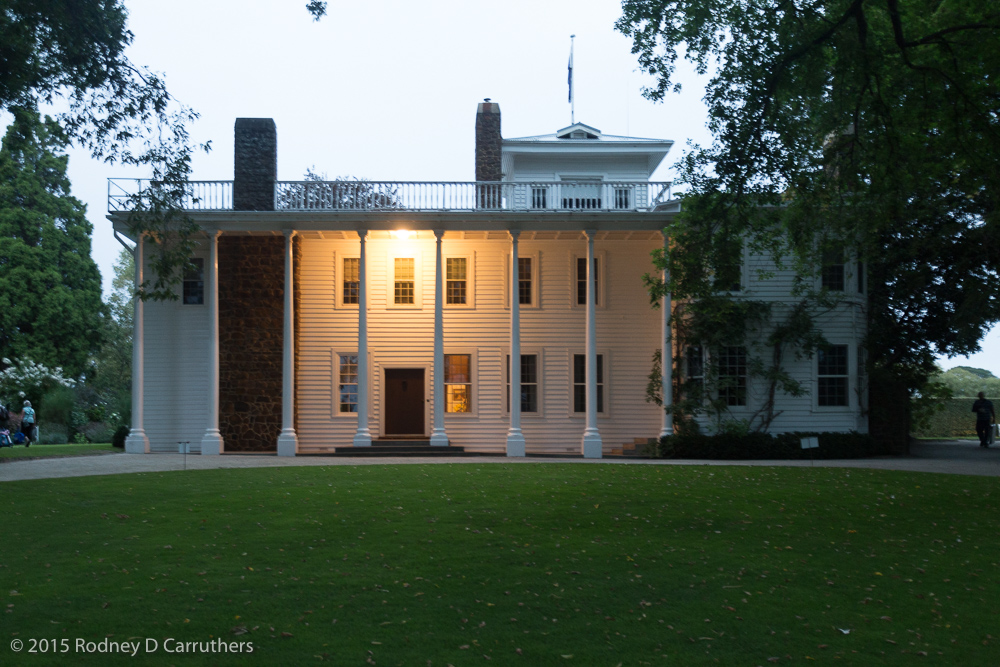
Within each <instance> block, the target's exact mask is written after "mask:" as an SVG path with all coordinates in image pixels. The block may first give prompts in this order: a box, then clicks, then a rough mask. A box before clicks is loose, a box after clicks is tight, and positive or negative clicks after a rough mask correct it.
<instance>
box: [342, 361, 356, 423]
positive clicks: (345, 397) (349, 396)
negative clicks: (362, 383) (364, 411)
mask: <svg viewBox="0 0 1000 667" xmlns="http://www.w3.org/2000/svg"><path fill="white" fill-rule="evenodd" d="M339 361H340V369H339V372H338V377H339V383H338V396H339V397H340V398H339V403H340V408H339V411H340V412H357V411H358V355H356V354H342V355H339Z"/></svg>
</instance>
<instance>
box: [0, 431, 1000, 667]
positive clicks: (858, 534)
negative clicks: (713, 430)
mask: <svg viewBox="0 0 1000 667" xmlns="http://www.w3.org/2000/svg"><path fill="white" fill-rule="evenodd" d="M32 449H34V448H32ZM996 489H997V480H996V479H993V478H988V477H958V476H948V475H930V474H918V473H902V472H886V471H870V470H842V469H831V468H810V469H802V468H773V469H772V468H761V467H753V468H748V467H714V466H713V467H674V466H645V465H581V464H537V465H525V464H519V465H517V464H493V463H491V464H461V465H428V466H420V465H413V466H362V467H346V466H330V467H317V468H313V467H309V468H265V469H251V470H211V471H189V472H173V473H158V474H140V475H123V476H108V477H88V478H79V479H58V480H44V481H26V482H7V483H3V484H0V492H2V496H0V498H2V500H0V505H2V508H3V516H4V521H3V539H2V540H0V581H2V588H0V593H2V594H3V596H4V607H5V609H4V611H5V616H4V618H3V624H2V626H0V627H2V631H3V632H4V633H6V635H7V636H6V638H5V639H4V641H3V642H2V643H0V664H21V663H26V664H39V665H41V664H102V665H103V664H136V663H135V662H134V660H133V659H132V658H129V657H125V656H121V655H118V656H108V655H96V654H89V655H88V654H81V653H77V652H76V641H77V640H78V639H80V640H84V641H92V642H100V641H101V640H104V639H107V640H108V641H112V642H114V641H117V642H124V641H140V642H142V641H145V639H146V638H150V639H153V640H155V641H156V642H157V644H158V645H159V648H158V652H157V653H156V655H155V656H154V657H158V658H159V661H158V662H162V663H163V664H178V665H185V666H186V665H199V664H205V665H209V664H239V663H245V664H260V665H264V664H277V663H279V662H280V663H282V664H289V665H302V664H309V663H315V662H320V661H326V662H330V663H332V664H337V665H365V664H378V665H420V666H423V665H427V664H431V665H440V666H442V667H443V666H444V665H447V664H452V665H455V666H457V667H459V666H462V665H470V664H486V663H487V657H488V658H489V660H490V661H491V662H489V664H498V665H531V666H535V665H544V666H547V665H560V664H565V665H573V664H576V665H609V666H614V665H618V664H621V665H623V666H624V665H642V664H653V665H691V664H715V663H716V662H718V663H721V664H723V665H766V664H770V663H771V662H777V663H792V662H796V663H799V664H802V663H804V661H806V660H810V659H811V660H814V661H816V664H829V663H834V662H837V663H839V664H912V663H913V661H914V660H915V659H917V657H918V656H926V657H925V658H923V659H924V660H926V661H928V662H927V664H940V665H945V664H947V665H985V664H996V663H997V655H1000V645H998V639H997V638H998V637H1000V623H998V621H1000V611H998V610H1000V576H998V575H1000V570H998V560H1000V555H998V554H1000V525H998V518H1000V512H998V509H1000V503H998V497H997V495H995V494H996ZM168 638H172V639H173V640H174V641H185V642H203V643H205V646H206V648H207V647H208V644H207V643H208V642H211V641H213V640H216V641H218V640H219V639H222V640H223V641H226V642H252V648H253V654H252V655H250V656H247V655H246V654H245V653H244V654H222V655H220V654H218V653H216V654H184V655H179V654H176V653H175V654H168V653H165V652H164V646H165V645H166V646H171V647H174V648H176V644H175V643H169V644H164V642H165V641H166V640H167V639H168ZM40 639H49V640H62V639H68V640H69V643H68V644H69V647H70V652H69V653H68V654H67V655H61V656H57V655H53V654H51V653H47V654H46V653H43V654H33V655H32V654H28V653H26V650H27V649H28V648H30V645H29V643H30V642H31V640H40ZM13 640H20V641H22V642H24V643H25V644H24V645H25V650H23V651H22V652H21V653H18V654H16V656H15V654H13V653H12V651H11V648H10V643H11V641H13ZM56 643H57V644H58V643H60V642H58V641H57V642H56ZM36 645H37V644H36ZM233 647H236V645H233ZM195 648H196V647H195ZM245 649H246V644H244V650H245ZM141 652H142V649H140V653H141ZM146 657H149V656H148V655H147V656H146ZM769 661H770V662H769Z"/></svg>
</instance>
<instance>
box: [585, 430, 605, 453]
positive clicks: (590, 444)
mask: <svg viewBox="0 0 1000 667" xmlns="http://www.w3.org/2000/svg"><path fill="white" fill-rule="evenodd" d="M580 448H581V450H582V451H583V458H585V459H599V458H601V456H602V453H601V452H602V450H603V449H604V441H603V440H601V434H600V433H598V432H597V430H596V429H595V430H593V431H584V432H583V441H582V442H581V445H580Z"/></svg>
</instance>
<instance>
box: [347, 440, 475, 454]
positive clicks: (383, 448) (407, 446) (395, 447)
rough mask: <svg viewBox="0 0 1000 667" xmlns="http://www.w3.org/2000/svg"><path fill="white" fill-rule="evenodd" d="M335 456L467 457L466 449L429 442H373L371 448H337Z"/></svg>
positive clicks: (351, 446)
mask: <svg viewBox="0 0 1000 667" xmlns="http://www.w3.org/2000/svg"><path fill="white" fill-rule="evenodd" d="M333 455H334V456H466V453H465V448H464V447H456V446H454V445H449V446H447V447H437V446H435V447H432V446H431V443H430V441H429V440H426V439H425V440H373V441H372V444H371V446H369V447H354V446H353V445H349V446H346V447H335V448H334V450H333Z"/></svg>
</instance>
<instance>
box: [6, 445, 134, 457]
mask: <svg viewBox="0 0 1000 667" xmlns="http://www.w3.org/2000/svg"><path fill="white" fill-rule="evenodd" d="M121 451H122V450H120V449H115V448H114V447H112V446H111V445H110V444H89V443H88V444H85V445H38V444H33V445H31V447H25V446H24V445H14V446H13V447H0V461H2V460H3V459H24V458H34V457H39V456H85V455H89V454H93V453H95V452H121Z"/></svg>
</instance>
